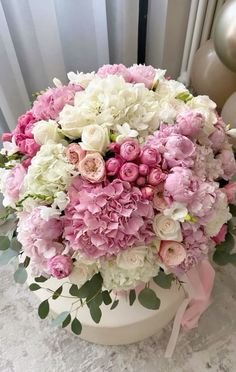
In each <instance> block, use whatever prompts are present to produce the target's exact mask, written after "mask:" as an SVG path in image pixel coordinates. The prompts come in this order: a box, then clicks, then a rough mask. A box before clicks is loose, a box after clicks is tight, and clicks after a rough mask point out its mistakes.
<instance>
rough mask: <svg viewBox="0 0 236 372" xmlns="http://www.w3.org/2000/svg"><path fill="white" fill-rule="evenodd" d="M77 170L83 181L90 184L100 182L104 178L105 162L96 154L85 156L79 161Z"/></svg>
mask: <svg viewBox="0 0 236 372" xmlns="http://www.w3.org/2000/svg"><path fill="white" fill-rule="evenodd" d="M78 170H79V172H80V174H81V176H82V177H83V178H84V179H85V180H88V181H89V182H92V183H96V182H101V181H103V180H104V179H105V176H106V169H105V162H104V160H103V157H102V156H101V155H100V154H99V153H98V152H95V153H93V154H87V155H86V156H85V158H83V159H82V160H81V161H80V163H79V166H78Z"/></svg>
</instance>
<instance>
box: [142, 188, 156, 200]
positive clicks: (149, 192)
mask: <svg viewBox="0 0 236 372" xmlns="http://www.w3.org/2000/svg"><path fill="white" fill-rule="evenodd" d="M141 193H142V197H143V199H147V200H150V199H152V198H153V195H154V189H153V187H152V186H144V187H142V189H141Z"/></svg>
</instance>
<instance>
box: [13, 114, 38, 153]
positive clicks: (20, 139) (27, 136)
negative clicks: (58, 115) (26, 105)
mask: <svg viewBox="0 0 236 372" xmlns="http://www.w3.org/2000/svg"><path fill="white" fill-rule="evenodd" d="M36 121H37V120H36V118H35V116H34V115H33V113H32V111H27V112H26V113H25V114H24V115H21V116H20V117H19V118H18V122H17V126H16V128H15V129H14V131H13V136H14V139H15V143H16V145H17V146H18V147H19V151H20V152H21V153H22V154H25V155H28V156H29V157H31V158H32V157H33V156H34V155H35V154H36V152H37V151H38V150H39V148H40V146H39V145H38V144H37V143H36V142H35V140H34V136H33V133H32V130H33V127H34V124H35V123H36Z"/></svg>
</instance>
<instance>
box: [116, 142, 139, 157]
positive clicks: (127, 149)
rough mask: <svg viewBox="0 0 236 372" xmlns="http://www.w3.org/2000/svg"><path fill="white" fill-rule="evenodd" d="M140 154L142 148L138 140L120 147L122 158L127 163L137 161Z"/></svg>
mask: <svg viewBox="0 0 236 372" xmlns="http://www.w3.org/2000/svg"><path fill="white" fill-rule="evenodd" d="M139 153H140V146H139V143H138V141H137V140H132V139H130V140H126V141H124V142H123V143H122V144H121V146H120V156H122V158H124V159H125V160H127V161H133V160H136V159H137V157H138V156H139Z"/></svg>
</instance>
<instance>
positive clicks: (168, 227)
mask: <svg viewBox="0 0 236 372" xmlns="http://www.w3.org/2000/svg"><path fill="white" fill-rule="evenodd" d="M153 230H154V232H155V233H156V235H157V237H158V238H160V239H162V240H174V241H176V242H181V241H182V240H183V237H182V232H181V227H180V223H179V222H178V221H175V220H173V219H172V218H170V217H168V216H164V215H163V214H161V213H160V214H158V215H156V216H155V218H154V221H153Z"/></svg>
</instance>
